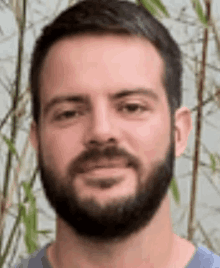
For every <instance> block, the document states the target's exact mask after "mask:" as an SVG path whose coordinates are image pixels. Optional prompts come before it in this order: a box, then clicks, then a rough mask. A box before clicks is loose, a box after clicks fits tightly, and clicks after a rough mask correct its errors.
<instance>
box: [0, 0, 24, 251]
mask: <svg viewBox="0 0 220 268" xmlns="http://www.w3.org/2000/svg"><path fill="white" fill-rule="evenodd" d="M26 2H27V0H23V16H22V18H21V17H20V23H19V24H18V25H19V38H18V60H17V67H16V80H15V94H14V96H13V110H16V108H17V106H18V100H19V94H20V91H21V90H20V88H21V75H22V56H23V43H24V30H25V23H26V5H27V3H26ZM16 136H17V116H16V114H13V116H12V124H11V142H12V144H15V140H16ZM12 158H13V154H12V152H11V151H10V149H8V155H7V162H6V167H5V176H4V185H3V202H4V201H5V200H6V199H7V195H8V188H9V180H10V172H11V169H12ZM2 241H3V230H2V232H1V233H0V254H1V252H2Z"/></svg>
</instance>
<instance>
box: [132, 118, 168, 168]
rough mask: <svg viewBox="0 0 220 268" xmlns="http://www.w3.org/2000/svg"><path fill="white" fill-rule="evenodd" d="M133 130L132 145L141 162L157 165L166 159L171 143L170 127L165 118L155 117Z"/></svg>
mask: <svg viewBox="0 0 220 268" xmlns="http://www.w3.org/2000/svg"><path fill="white" fill-rule="evenodd" d="M132 129H133V130H132V135H131V136H130V144H132V147H133V148H132V149H133V151H134V152H136V154H137V157H139V159H140V160H141V159H145V160H146V161H147V162H150V163H155V162H157V161H160V160H163V159H164V157H165V155H166V151H167V149H168V147H169V143H170V127H169V124H168V123H167V122H166V119H165V118H164V117H162V116H157V118H156V117H154V118H152V119H151V120H148V121H147V122H146V123H145V124H139V125H138V126H136V127H133V128H132ZM130 133H131V132H130Z"/></svg>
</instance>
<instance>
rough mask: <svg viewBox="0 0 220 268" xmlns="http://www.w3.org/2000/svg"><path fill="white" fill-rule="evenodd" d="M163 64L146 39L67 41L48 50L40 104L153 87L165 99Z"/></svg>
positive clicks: (87, 37)
mask: <svg viewBox="0 0 220 268" xmlns="http://www.w3.org/2000/svg"><path fill="white" fill-rule="evenodd" d="M163 72H164V64H163V60H162V58H161V56H160V55H159V53H158V51H157V50H156V49H155V47H154V46H153V45H152V44H151V43H150V42H148V41H147V40H145V39H141V38H138V37H133V36H132V37H129V36H126V37H124V36H123V37H122V36H115V35H105V36H94V35H84V36H75V37H72V38H66V39H63V40H61V41H58V42H57V43H55V44H54V45H53V46H52V47H51V49H50V50H49V52H48V54H47V56H46V59H45V62H44V64H43V67H42V72H41V77H40V90H41V93H40V95H41V102H42V104H43V105H44V104H45V103H46V102H47V101H49V100H50V99H51V98H52V97H53V96H56V95H60V94H65V95H66V94H71V93H72V92H77V93H79V92H81V93H85V94H87V93H89V94H91V95H93V96H95V95H96V96H97V95H103V94H106V96H107V95H108V94H109V93H114V92H115V93H116V92H117V91H119V90H120V89H122V88H127V89H129V88H131V89H133V88H137V87H139V88H140V87H145V88H152V89H153V90H155V91H157V93H158V94H159V95H160V97H161V96H165V91H164V87H163V79H162V77H163Z"/></svg>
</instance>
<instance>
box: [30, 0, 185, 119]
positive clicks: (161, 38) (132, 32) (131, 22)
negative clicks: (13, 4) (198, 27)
mask: <svg viewBox="0 0 220 268" xmlns="http://www.w3.org/2000/svg"><path fill="white" fill-rule="evenodd" d="M83 34H94V35H106V34H115V35H117V36H134V37H141V38H145V39H147V40H148V41H149V42H150V43H151V44H152V45H153V46H154V47H155V48H156V49H157V51H158V53H159V54H160V56H161V57H162V59H163V62H164V66H165V70H164V73H163V77H162V81H163V84H164V87H165V90H166V95H167V98H168V103H169V107H170V111H171V115H173V114H174V112H175V111H176V109H177V108H179V107H180V105H181V102H182V93H181V77H182V64H181V53H180V49H179V47H178V45H177V43H176V42H175V41H174V40H173V38H172V37H171V35H170V34H169V32H168V30H167V29H166V28H165V27H164V26H163V25H162V24H161V23H160V22H159V21H158V20H157V19H156V18H154V17H153V16H152V15H151V13H150V12H148V11H147V10H146V9H145V8H144V7H143V6H142V5H137V4H135V3H133V2H129V1H125V0H123V1H120V0H80V1H78V2H77V3H76V4H75V5H73V6H71V7H69V8H68V9H66V10H64V11H63V12H62V13H61V14H60V15H59V16H58V17H56V18H55V19H54V20H53V21H52V22H51V23H50V24H49V25H47V26H45V27H44V29H43V31H42V34H41V36H40V37H39V38H38V39H37V41H36V44H35V47H34V51H33V54H32V58H31V68H30V74H29V83H30V88H31V101H32V115H33V118H34V121H35V122H36V123H37V124H38V123H39V117H40V74H41V70H42V66H43V63H44V60H45V58H46V55H47V53H48V51H49V49H50V48H51V46H52V45H54V44H55V42H58V41H60V40H62V39H64V38H67V37H73V36H76V35H83Z"/></svg>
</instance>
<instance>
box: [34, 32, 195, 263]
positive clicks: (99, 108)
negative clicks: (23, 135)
mask: <svg viewBox="0 0 220 268" xmlns="http://www.w3.org/2000/svg"><path fill="white" fill-rule="evenodd" d="M163 71H164V64H163V60H162V58H161V57H160V55H159V54H158V52H157V51H156V49H155V48H154V46H152V44H150V43H149V42H148V41H146V40H142V39H140V38H134V37H132V38H129V37H119V36H114V35H107V36H105V37H100V36H89V35H87V36H78V37H74V38H71V39H70V38H68V39H64V40H61V41H58V42H57V43H55V44H54V45H53V46H52V48H51V49H50V50H49V53H48V55H47V57H46V60H45V62H44V65H43V68H42V75H41V78H40V82H41V91H40V100H41V111H40V124H39V126H37V125H36V123H35V122H34V121H33V122H32V125H31V136H30V138H31V142H32V145H33V147H34V148H35V149H36V152H37V154H38V159H39V161H40V163H41V166H42V167H44V169H45V171H49V170H50V171H51V173H48V174H47V176H46V175H45V176H43V177H44V180H45V178H46V177H47V178H48V180H49V174H53V176H54V177H53V176H52V175H51V177H52V178H53V179H54V184H56V183H57V185H58V184H59V185H60V186H64V187H66V188H64V189H66V191H67V187H68V188H69V189H71V190H70V191H72V193H74V194H75V195H76V197H77V200H79V201H82V200H91V199H93V200H94V201H95V202H96V203H97V204H98V205H99V206H100V207H102V208H103V207H106V206H107V205H108V204H112V203H113V201H114V200H115V199H116V200H118V201H120V200H121V198H122V197H129V196H134V195H135V194H136V191H137V186H138V181H139V179H140V180H141V181H140V183H142V184H143V185H148V184H147V183H149V182H150V181H151V182H152V183H155V181H154V180H151V179H150V178H151V175H152V174H156V173H155V171H154V168H157V167H158V165H159V163H163V162H164V161H165V159H166V156H167V152H168V151H169V148H170V145H171V142H172V140H171V119H170V118H171V117H170V110H169V105H168V99H167V96H166V92H165V88H164V85H163V83H162V74H163ZM137 87H145V88H148V89H151V91H153V92H154V93H156V95H157V96H158V99H157V101H155V100H154V99H152V98H150V97H149V96H143V95H140V96H138V95H137V96H136V95H134V96H129V97H124V98H123V99H122V100H112V99H110V98H109V97H108V94H109V93H110V94H113V93H117V92H119V91H121V89H124V88H126V89H134V88H137ZM82 93H83V94H88V96H89V102H88V103H86V104H84V106H83V107H84V108H83V113H82V114H81V115H78V117H73V116H70V117H69V118H65V117H62V120H60V121H58V120H55V114H57V112H58V111H60V110H62V109H68V110H70V109H73V108H74V109H75V108H76V107H78V106H77V105H73V104H70V103H63V104H59V105H57V106H54V108H52V109H51V110H50V111H49V112H48V113H45V107H46V106H47V104H48V102H49V101H50V100H51V99H52V98H54V97H55V96H61V95H71V94H82ZM124 102H126V103H136V104H140V105H146V104H147V107H148V109H147V110H146V111H145V112H143V111H142V112H139V110H137V111H138V112H136V113H133V114H132V115H131V113H129V112H128V111H127V110H126V109H125V111H121V110H120V111H119V110H118V105H119V104H121V103H124ZM80 111H81V110H80ZM191 129H192V121H191V115H190V110H189V109H188V108H186V107H181V108H180V109H178V110H177V111H176V113H175V127H174V136H173V137H174V140H173V142H174V144H175V148H173V150H174V151H173V153H174V156H175V157H179V156H180V155H181V154H182V153H183V151H184V150H185V148H186V145H187V139H188V136H189V133H190V130H191ZM111 138H114V139H115V140H116V141H117V144H118V146H120V148H123V149H124V150H125V151H126V152H127V153H128V154H129V155H131V156H133V157H134V159H137V161H138V163H140V166H141V167H143V169H142V173H143V174H144V176H140V177H138V175H137V174H138V172H137V171H138V169H134V168H124V169H121V170H120V172H122V174H123V175H122V177H123V181H122V182H121V183H119V184H117V185H115V186H114V187H110V188H108V189H107V190H106V189H102V188H100V187H95V188H94V187H91V186H89V185H88V184H87V183H85V180H84V179H85V177H83V176H82V175H81V174H76V173H75V174H74V179H73V177H72V179H71V180H70V182H71V184H68V183H69V181H68V179H67V178H69V177H68V176H67V174H69V173H68V170H69V167H70V163H76V162H74V161H76V159H78V157H79V155H81V154H82V153H83V152H84V151H85V150H86V149H88V148H90V146H91V144H90V141H91V140H94V141H97V142H99V143H105V142H107V141H108V140H109V139H111ZM52 172H53V173H52ZM42 175H43V174H42ZM71 187H72V188H71ZM167 187H168V185H167ZM146 189H147V190H148V191H149V189H148V188H146ZM160 201H161V204H160V206H158V208H157V209H156V210H155V212H154V214H153V215H152V216H151V218H150V219H149V221H148V222H147V223H146V226H144V228H141V229H140V230H139V231H138V232H134V233H132V232H131V233H130V234H129V235H127V236H126V237H124V238H123V239H122V238H121V239H118V240H117V239H107V238H106V239H103V241H100V237H99V240H98V239H91V238H90V237H86V235H84V236H82V235H80V234H79V233H77V232H76V231H74V228H72V227H71V226H70V225H69V224H67V222H66V221H65V220H63V219H62V218H61V217H60V216H59V214H57V228H56V240H55V241H54V242H53V243H52V244H51V245H50V247H49V248H48V249H47V256H48V259H49V261H50V262H51V264H52V265H53V267H62V268H66V267H86V268H87V267H114V268H117V267H118V268H119V267H120V268H121V267H139V268H142V267H146V268H150V267H151V268H162V267H163V268H168V267H169V268H171V267H172V268H180V267H184V266H185V265H186V264H187V263H188V262H189V261H190V258H191V257H192V255H193V253H194V251H195V246H194V245H193V244H192V243H190V242H189V241H187V240H185V239H183V238H180V237H178V236H177V235H176V234H174V233H173V231H172V222H171V216H170V204H169V197H168V192H166V195H165V196H164V197H163V199H162V197H161V200H160ZM116 238H117V237H116Z"/></svg>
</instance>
